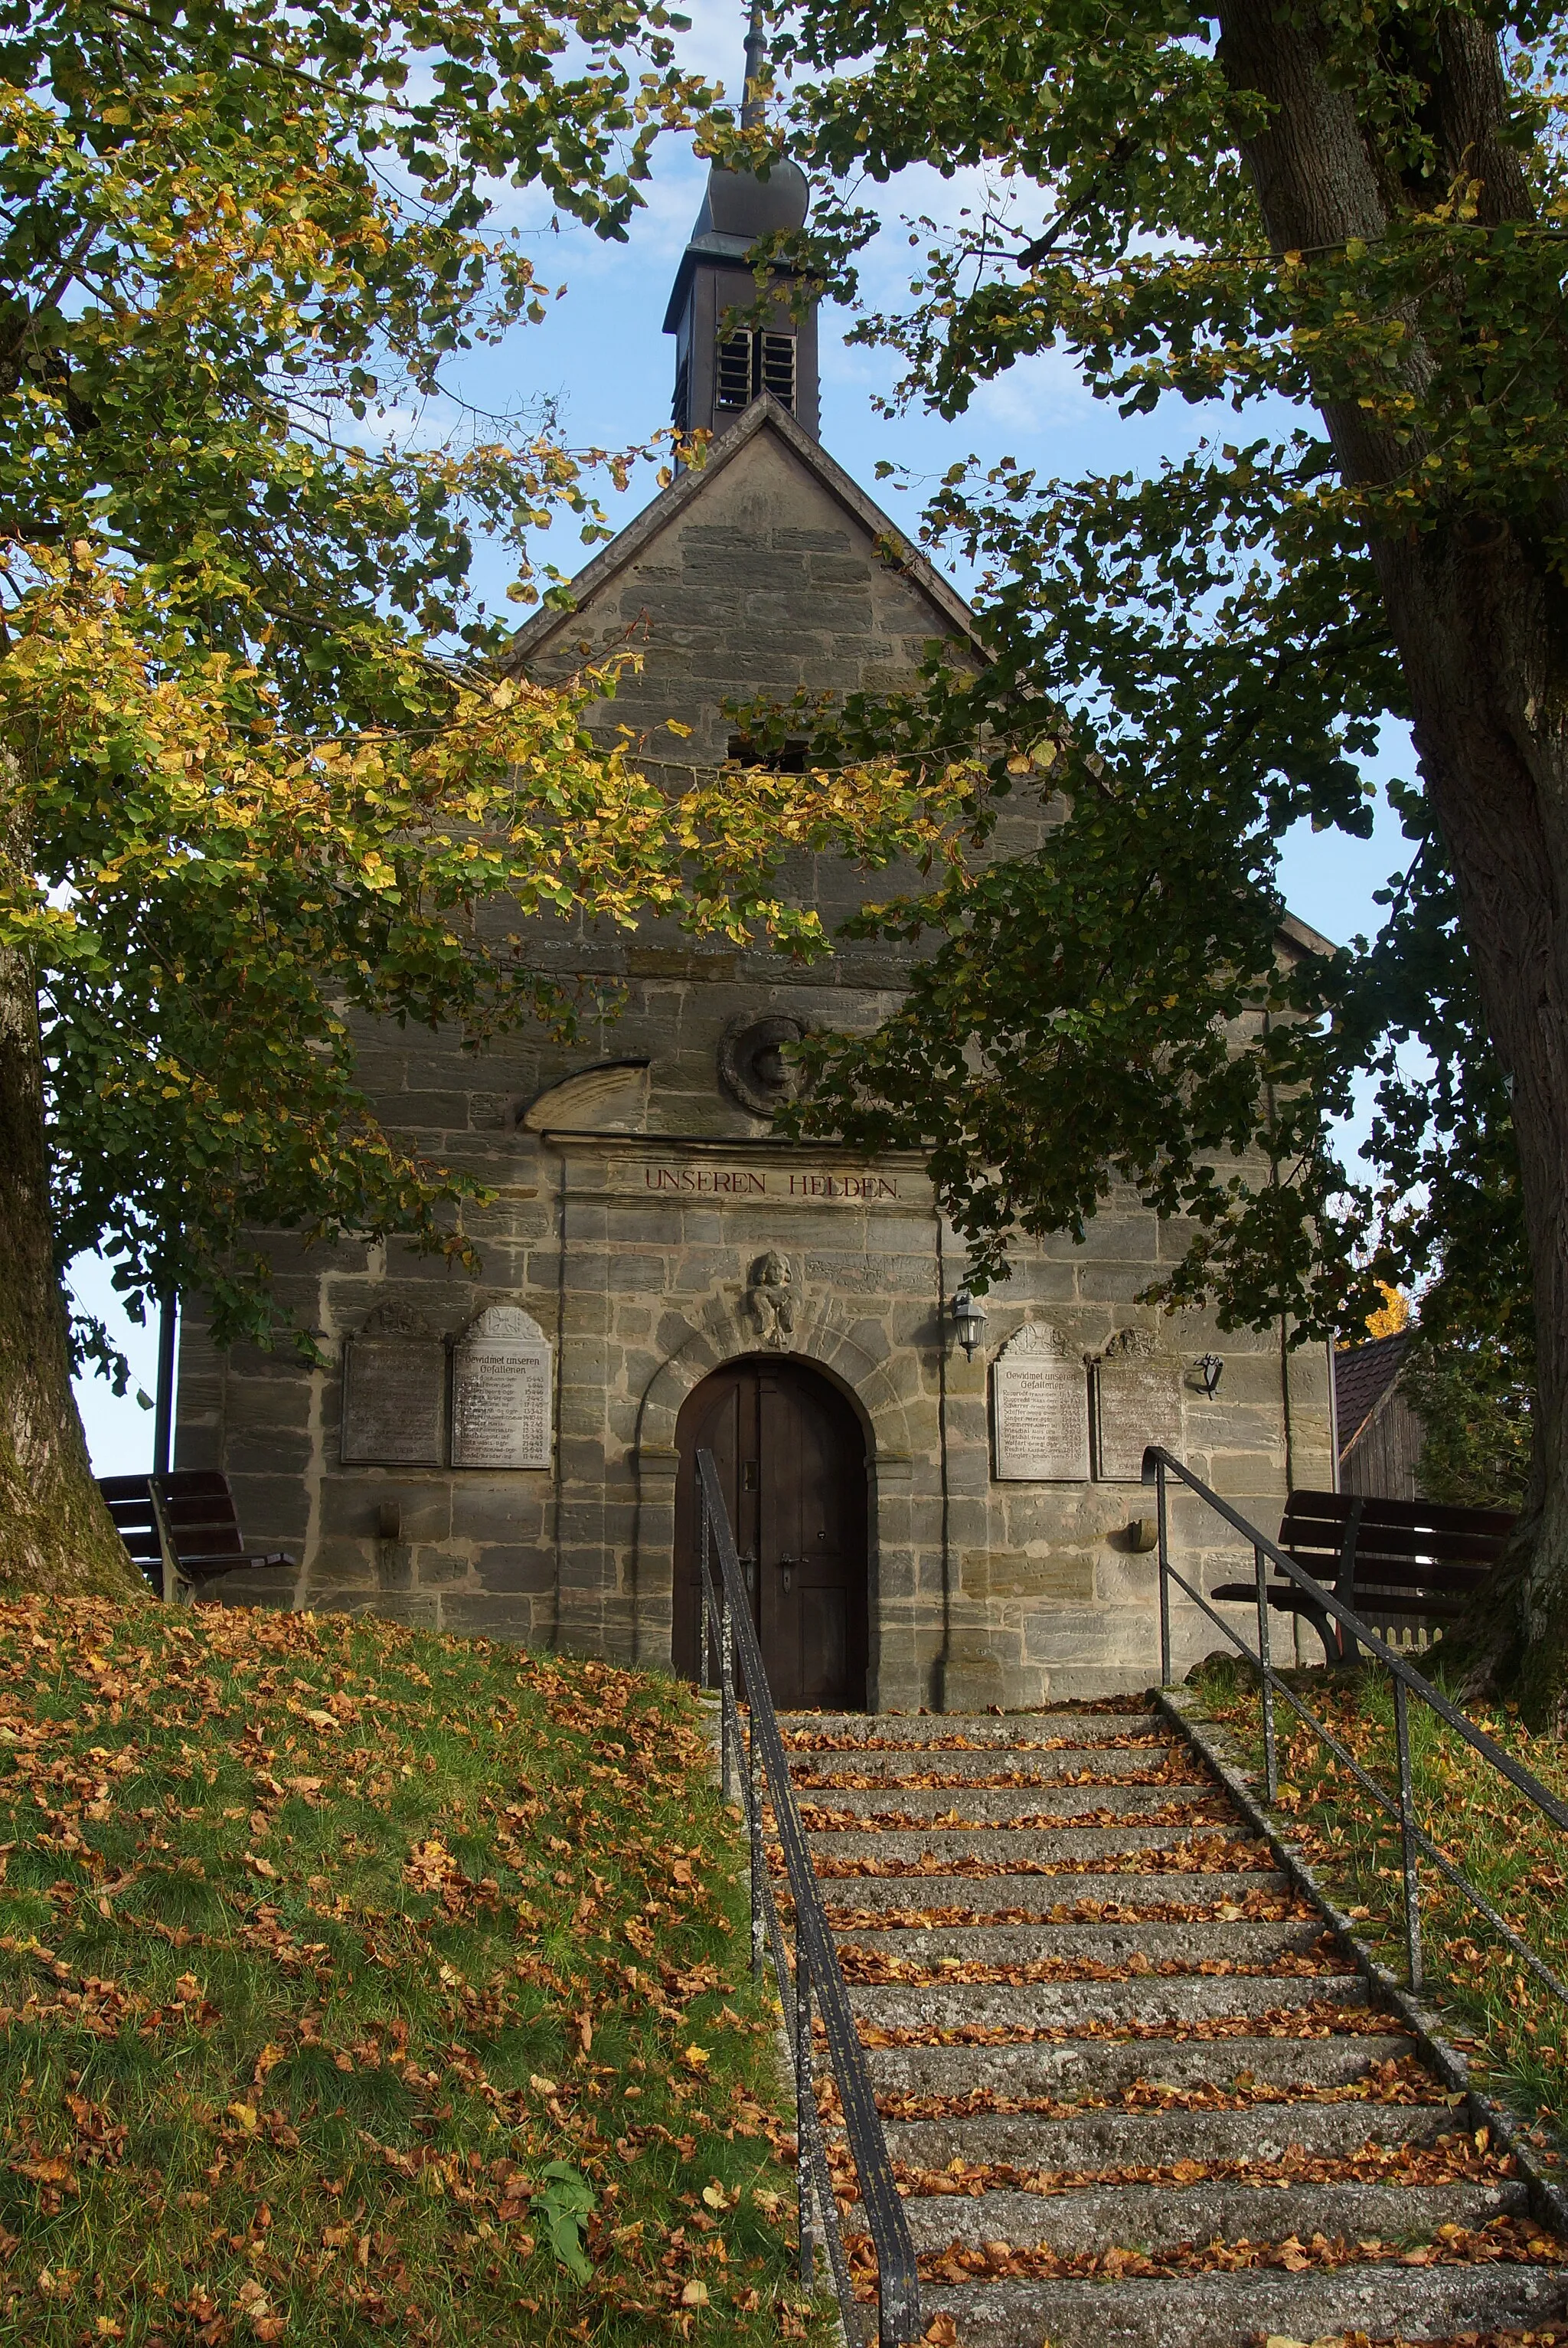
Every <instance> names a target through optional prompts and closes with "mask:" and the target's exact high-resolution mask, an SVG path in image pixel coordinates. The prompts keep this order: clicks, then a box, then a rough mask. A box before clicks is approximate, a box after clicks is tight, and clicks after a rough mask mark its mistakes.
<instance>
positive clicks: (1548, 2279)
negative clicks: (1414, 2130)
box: [921, 2263, 1568, 2348]
mask: <svg viewBox="0 0 1568 2348" xmlns="http://www.w3.org/2000/svg"><path fill="white" fill-rule="evenodd" d="M921 2301H922V2304H923V2306H924V2309H925V2312H926V2314H927V2317H932V2316H936V2315H938V2314H947V2315H948V2316H950V2317H951V2318H952V2320H953V2323H954V2325H955V2328H956V2330H957V2333H958V2341H959V2343H960V2348H1040V2343H1041V2341H1042V2340H1049V2341H1050V2343H1051V2348H1237V2343H1240V2342H1244V2341H1251V2340H1262V2339H1266V2338H1267V2337H1268V2336H1269V2334H1271V2333H1276V2334H1279V2335H1281V2336H1283V2337H1284V2338H1286V2339H1289V2340H1305V2341H1310V2340H1321V2339H1323V2338H1325V2337H1333V2336H1334V2335H1335V2334H1338V2333H1347V2332H1352V2333H1353V2332H1366V2333H1375V2334H1377V2335H1379V2336H1381V2337H1384V2338H1387V2337H1388V2336H1389V2334H1390V2333H1395V2332H1397V2333H1399V2336H1400V2338H1401V2339H1407V2340H1420V2339H1427V2340H1441V2339H1449V2338H1451V2337H1452V2336H1453V2335H1454V2334H1455V2333H1464V2332H1473V2331H1481V2330H1483V2329H1486V2328H1489V2327H1495V2328H1496V2329H1498V2330H1507V2331H1522V2330H1524V2329H1526V2328H1527V2327H1529V2326H1531V2325H1533V2324H1539V2323H1541V2322H1545V2321H1548V2320H1549V2319H1550V2318H1552V2317H1553V2316H1555V2315H1559V2314H1561V2313H1562V2312H1563V2311H1564V2309H1565V2308H1568V2291H1565V2289H1564V2280H1563V2271H1562V2270H1561V2269H1560V2268H1556V2267H1549V2266H1512V2265H1511V2266H1501V2265H1499V2266H1431V2267H1404V2266H1399V2265H1397V2264H1392V2265H1390V2264H1382V2263H1379V2264H1378V2265H1376V2266H1371V2265H1356V2266H1345V2267H1340V2268H1337V2269H1332V2270H1329V2269H1324V2268H1321V2267H1316V2268H1311V2269H1308V2270H1307V2271H1306V2272H1305V2273H1301V2274H1288V2273H1286V2272H1285V2271H1283V2270H1282V2269H1280V2268H1277V2267H1274V2268H1261V2269H1256V2268H1254V2269H1245V2268H1244V2269H1241V2270H1239V2271H1231V2272H1228V2273H1227V2272H1217V2273H1208V2274H1191V2275H1170V2276H1165V2275H1160V2276H1153V2275H1151V2276H1144V2275H1127V2276H1122V2277H1121V2278H1120V2279H1118V2280H1117V2281H1078V2280H1076V2279H1075V2278H1071V2277H1064V2278H1060V2279H1053V2280H1051V2281H1042V2282H1021V2281H1005V2280H999V2281H994V2282H974V2283H963V2284H958V2285H951V2284H943V2283H935V2282H927V2283H926V2284H924V2285H923V2286H922V2289H921Z"/></svg>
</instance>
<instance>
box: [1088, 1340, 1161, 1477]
mask: <svg viewBox="0 0 1568 2348" xmlns="http://www.w3.org/2000/svg"><path fill="white" fill-rule="evenodd" d="M1094 1391H1095V1399H1096V1411H1095V1420H1096V1429H1095V1436H1096V1439H1095V1463H1094V1472H1095V1474H1096V1475H1097V1476H1098V1477H1099V1478H1101V1480H1102V1482H1103V1483H1107V1484H1140V1483H1142V1482H1143V1452H1144V1449H1145V1447H1146V1446H1147V1445H1149V1444H1151V1443H1159V1444H1163V1446H1164V1447H1165V1449H1166V1450H1167V1451H1177V1452H1179V1451H1180V1450H1181V1447H1182V1373H1181V1365H1180V1364H1179V1363H1177V1362H1175V1361H1173V1359H1172V1357H1171V1356H1170V1355H1169V1354H1162V1353H1161V1351H1160V1348H1159V1346H1158V1344H1156V1342H1155V1339H1154V1336H1153V1332H1152V1331H1150V1330H1148V1329H1119V1330H1118V1331H1117V1333H1116V1334H1115V1336H1114V1337H1112V1340H1111V1343H1110V1344H1108V1345H1107V1346H1106V1348H1105V1351H1104V1353H1103V1354H1102V1355H1101V1357H1100V1361H1099V1365H1098V1366H1097V1368H1096V1370H1095V1375H1094Z"/></svg>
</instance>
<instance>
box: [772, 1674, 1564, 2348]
mask: <svg viewBox="0 0 1568 2348" xmlns="http://www.w3.org/2000/svg"><path fill="white" fill-rule="evenodd" d="M783 1725H784V1732H785V1741H786V1744H787V1745H788V1746H790V1747H791V1767H792V1773H793V1774H794V1775H795V1776H796V1777H797V1780H799V1781H800V1795H801V1800H802V1807H803V1810H804V1814H805V1820H806V1825H807V1829H808V1836H809V1842H810V1848H811V1850H812V1855H813V1859H814V1860H815V1864H816V1866H817V1869H818V1870H819V1877H820V1879H821V1886H822V1891H823V1896H824V1899H825V1902H826V1904H827V1908H828V1912H829V1917H830V1921H832V1924H833V1928H834V1931H835V1938H836V1939H837V1941H838V1944H839V1948H840V1952H841V1956H842V1960H843V1963H844V1969H845V1979H846V1982H847V1985H848V1990H849V1996H850V2002H851V2006H852V2009H853V2011H854V2013H855V2015H856V2022H857V2024H858V2025H859V2028H860V2033H861V2037H862V2040H863V2043H864V2044H865V2046H866V2061H867V2065H868V2068H869V2070H870V2074H871V2078H872V2082H873V2085H874V2086H875V2088H876V2095H877V2098H878V2102H879V2105H880V2106H881V2107H882V2110H883V2114H884V2125H885V2127H886V2131H887V2141H888V2147H889V2150H890V2152H891V2154H892V2157H893V2159H894V2162H895V2165H896V2172H897V2176H898V2178H899V2181H900V2190H901V2191H902V2192H903V2193H904V2195H905V2197H906V2198H905V2208H906V2211H907V2217H908V2220H909V2226H910V2230H911V2233H912V2235H913V2237H914V2240H915V2243H916V2246H917V2250H918V2252H919V2253H920V2256H921V2265H922V2276H923V2281H922V2291H923V2299H924V2305H925V2309H926V2315H927V2322H931V2321H933V2320H934V2319H937V2318H938V2317H942V2318H946V2319H947V2320H948V2321H947V2322H946V2323H944V2324H942V2325H939V2326H938V2333H937V2334H936V2336H938V2337H941V2336H944V2335H945V2336H948V2337H951V2338H954V2339H956V2340H957V2342H958V2343H959V2348H1040V2343H1041V2341H1042V2340H1049V2341H1050V2343H1052V2348H1122V2343H1125V2344H1126V2348H1243V2343H1251V2342H1253V2341H1254V2340H1260V2339H1262V2338H1264V2337H1266V2335H1267V2334H1268V2333H1277V2334H1281V2335H1284V2336H1285V2337H1286V2338H1287V2339H1292V2340H1297V2341H1313V2340H1323V2339H1324V2338H1325V2337H1329V2338H1331V2337H1332V2336H1333V2335H1334V2334H1336V2333H1340V2334H1343V2333H1354V2332H1357V2331H1361V2332H1365V2333H1370V2334H1371V2335H1373V2336H1375V2337H1377V2336H1381V2337H1385V2338H1386V2337H1388V2336H1389V2334H1390V2333H1393V2332H1396V2331H1398V2332H1399V2334H1400V2336H1401V2337H1404V2336H1409V2337H1413V2338H1420V2337H1426V2338H1428V2339H1438V2338H1441V2337H1444V2336H1447V2335H1453V2334H1460V2333H1466V2332H1470V2333H1483V2332H1485V2331H1486V2330H1487V2329H1489V2328H1491V2327H1506V2326H1512V2327H1515V2328H1524V2327H1526V2326H1528V2325H1530V2324H1532V2323H1538V2322H1542V2321H1543V2320H1546V2319H1548V2318H1551V2317H1555V2316H1558V2315H1559V2314H1561V2313H1562V2312H1563V2309H1564V2306H1565V2304H1568V2292H1565V2270H1564V2267H1563V2265H1562V2264H1561V2263H1558V2262H1557V2260H1558V2254H1557V2253H1556V2252H1555V2251H1554V2250H1553V2249H1552V2248H1551V2247H1550V2246H1546V2247H1542V2248H1537V2249H1535V2250H1532V2249H1531V2247H1530V2245H1531V2243H1532V2241H1535V2242H1537V2243H1539V2242H1540V2241H1541V2239H1542V2238H1541V2237H1540V2233H1539V2230H1538V2229H1537V2228H1536V2227H1535V2226H1534V2225H1533V2223H1532V2220H1531V2219H1530V2217H1529V2213H1528V2204H1527V2197H1526V2192H1525V2188H1524V2186H1523V2184H1522V2181H1521V2180H1520V2179H1519V2178H1517V2177H1516V2176H1515V2175H1514V2174H1512V2165H1511V2164H1510V2163H1508V2162H1507V2161H1506V2160H1501V2159H1499V2157H1497V2155H1496V2154H1495V2152H1494V2151H1493V2150H1492V2149H1491V2147H1490V2146H1482V2147H1477V2146H1476V2144H1475V2142H1474V2140H1473V2138H1471V2137H1469V2136H1468V2135H1467V2134H1466V2132H1465V2131H1466V2125H1467V2124H1466V2117H1465V2114H1464V2112H1463V2110H1462V2109H1460V2110H1456V2109H1455V2107H1454V2103H1453V2101H1452V2099H1450V2097H1448V2096H1446V2095H1445V2094H1444V2092H1443V2090H1442V2088H1441V2086H1440V2084H1439V2082H1438V2081H1437V2079H1436V2078H1435V2077H1434V2076H1433V2075H1431V2074H1430V2072H1428V2071H1427V2070H1426V2069H1425V2068H1424V2067H1423V2065H1421V2064H1420V2062H1419V2057H1418V2056H1417V2055H1416V2052H1415V2042H1414V2041H1413V2040H1412V2039H1411V2038H1410V2037H1409V2035H1408V2034H1407V2033H1406V2032H1405V2031H1404V2030H1403V2029H1402V2028H1401V2027H1400V2025H1399V2023H1398V2022H1397V2020H1396V2019H1395V2018H1394V2017H1393V2016H1391V2015H1389V2014H1385V2013H1377V2012H1374V2011H1372V2010H1370V2009H1369V2007H1368V1993H1367V1987H1366V1984H1365V1982H1364V1981H1363V1980H1362V1978H1361V1976H1360V1974H1359V1973H1358V1972H1356V1970H1355V1969H1354V1967H1353V1966H1352V1964H1351V1962H1350V1961H1349V1960H1348V1957H1346V1956H1345V1955H1343V1954H1342V1953H1341V1952H1339V1951H1338V1949H1337V1946H1336V1945H1335V1944H1334V1943H1333V1941H1331V1940H1328V1939H1327V1938H1326V1937H1325V1931H1324V1926H1323V1923H1322V1921H1321V1919H1320V1918H1319V1917H1318V1916H1317V1914H1316V1912H1315V1911H1313V1910H1311V1909H1310V1908H1309V1907H1307V1905H1306V1904H1305V1903H1304V1902H1303V1901H1301V1900H1299V1898H1298V1897H1297V1896H1296V1893H1295V1892H1294V1891H1293V1890H1292V1889H1291V1887H1290V1886H1289V1885H1288V1883H1287V1882H1286V1880H1285V1879H1284V1878H1283V1877H1282V1876H1281V1875H1280V1874H1279V1873H1278V1872H1277V1871H1276V1869H1274V1868H1273V1866H1272V1863H1271V1862H1270V1860H1269V1859H1268V1855H1267V1853H1266V1851H1265V1850H1263V1849H1260V1848H1259V1847H1258V1846H1256V1845H1255V1843H1254V1842H1253V1841H1252V1838H1251V1837H1250V1835H1249V1834H1248V1832H1247V1830H1246V1828H1245V1824H1244V1822H1243V1821H1242V1819H1241V1818H1239V1817H1238V1816H1236V1815H1235V1813H1234V1812H1233V1811H1232V1810H1231V1809H1230V1807H1229V1805H1228V1801H1227V1799H1226V1797H1225V1794H1224V1791H1223V1788H1221V1787H1219V1786H1218V1784H1217V1783H1216V1782H1213V1781H1210V1780H1209V1779H1208V1778H1207V1777H1206V1774H1205V1773H1204V1771H1203V1769H1202V1766H1201V1765H1200V1764H1199V1763H1198V1761H1197V1759H1196V1757H1195V1756H1194V1752H1193V1749H1192V1748H1191V1747H1190V1746H1188V1745H1187V1744H1186V1742H1185V1740H1184V1739H1182V1738H1180V1737H1179V1736H1178V1735H1176V1734H1175V1733H1174V1732H1173V1731H1172V1730H1171V1729H1169V1728H1168V1727H1167V1725H1165V1724H1164V1723H1163V1720H1161V1719H1160V1717H1159V1716H1158V1715H1155V1714H1153V1712H1150V1711H1143V1710H1131V1709H1125V1710H1120V1711H1118V1710H1113V1709H1112V1708H1110V1707H1106V1708H1103V1709H1101V1708H1096V1709H1092V1710H1087V1709H1083V1708H1079V1709H1077V1710H1067V1711H1063V1712H1061V1713H1056V1714H1051V1713H1034V1714H1020V1715H1012V1716H1009V1717H1003V1716H1000V1715H992V1714H988V1715H983V1716H977V1717H968V1718H955V1717H953V1716H951V1715H948V1716H942V1717H937V1716H927V1715H922V1716H921V1717H919V1718H917V1719H911V1718H901V1717H897V1716H893V1715H884V1716H881V1717H878V1718H871V1717H867V1716H866V1715H855V1716H852V1717H844V1716H840V1717H832V1716H827V1715H810V1716H805V1715H800V1716H796V1717H795V1718H794V1719H786V1720H785V1721H784V1724H783ZM1163 1772H1169V1776H1168V1779H1166V1780H1165V1781H1164V1782H1161V1778H1160V1773H1163ZM1140 1773H1142V1774H1143V1775H1145V1776H1153V1778H1154V1780H1155V1782H1153V1783H1147V1784H1143V1785H1138V1784H1135V1783H1134V1784H1126V1783H1122V1784H1118V1783H1117V1779H1118V1776H1122V1777H1130V1776H1136V1775H1138V1774H1140ZM835 1776H838V1777H850V1778H854V1779H858V1780H861V1781H862V1782H859V1783H854V1784H850V1785H838V1786H834V1785H832V1784H830V1783H825V1782H824V1781H825V1780H830V1779H831V1778H833V1777H835ZM922 1777H925V1778H927V1779H934V1780H936V1782H934V1783H927V1784H925V1785H920V1784H918V1783H915V1782H910V1781H914V1780H918V1779H920V1778H922ZM1096 1815H1098V1816H1099V1817H1100V1818H1105V1817H1106V1816H1111V1817H1114V1818H1117V1819H1118V1820H1120V1821H1126V1823H1119V1824H1117V1825H1115V1826H1106V1825H1103V1824H1101V1825H1094V1824H1092V1823H1091V1822H1090V1821H1091V1819H1092V1818H1094V1817H1095V1816H1096ZM1156 1818H1163V1819H1164V1820H1165V1821H1166V1822H1165V1823H1154V1820H1155V1819H1156ZM1254 1855H1255V1857H1256V1859H1257V1861H1258V1864H1257V1865H1256V1866H1255V1867H1253V1866H1249V1865H1248V1864H1247V1862H1248V1860H1249V1859H1251V1858H1253V1857H1254ZM786 1905H787V1903H786ZM1030 1975H1033V1976H1034V1977H1033V1978H1030ZM1020 2106H1022V2108H1020ZM823 2108H824V2116H825V2125H826V2126H827V2127H828V2130H829V2135H830V2139H832V2138H834V2137H835V2114H836V2102H835V2095H834V2091H833V2089H832V2086H831V2083H830V2082H828V2081H826V2080H825V2082H824V2087H823ZM840 2206H841V2211H842V2215H843V2219H844V2222H845V2230H846V2231H847V2232H849V2233H851V2234H853V2233H854V2232H856V2216H857V2209H856V2204H855V2202H854V2201H853V2200H849V2201H846V2202H842V2203H841V2205H840ZM1444 2228H1447V2229H1450V2232H1449V2233H1447V2234H1444V2233H1442V2232H1441V2231H1440V2230H1441V2229H1444ZM1454 2229H1458V2230H1459V2231H1458V2232H1457V2233H1456V2232H1454V2231H1452V2230H1454ZM1315 2238H1317V2239H1315ZM1407 2260H1416V2261H1419V2262H1418V2263H1406V2261H1407ZM1151 2269H1153V2271H1150V2270H1151ZM949 2326H950V2329H949V2328H948V2327H949Z"/></svg>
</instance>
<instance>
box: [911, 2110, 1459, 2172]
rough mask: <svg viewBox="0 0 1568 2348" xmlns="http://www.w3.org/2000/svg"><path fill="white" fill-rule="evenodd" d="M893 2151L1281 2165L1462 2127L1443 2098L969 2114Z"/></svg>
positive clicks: (1151, 2164)
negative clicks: (1295, 2154) (1296, 2157)
mask: <svg viewBox="0 0 1568 2348" xmlns="http://www.w3.org/2000/svg"><path fill="white" fill-rule="evenodd" d="M885 2126H886V2135H887V2147H888V2150H889V2151H890V2152H891V2153H892V2155H893V2157H894V2159H895V2160H899V2161H903V2162H905V2163H907V2165H909V2166H911V2167H916V2168H931V2169H945V2168H949V2167H950V2166H951V2164H952V2162H953V2161H954V2160H955V2159H959V2158H961V2159H962V2160H964V2161H965V2162H966V2164H968V2166H970V2167H974V2166H976V2165H977V2164H979V2163H982V2162H992V2163H996V2164H998V2165H1003V2164H1005V2165H1006V2166H1008V2167H1009V2168H1027V2169H1045V2170H1061V2169H1070V2168H1156V2167H1159V2166H1161V2165H1162V2164H1163V2163H1165V2162H1169V2161H1173V2160H1257V2161H1263V2162H1270V2161H1276V2160H1278V2159H1279V2158H1280V2157H1282V2155H1283V2153H1284V2150H1285V2147H1286V2146H1287V2145H1300V2146H1301V2147H1302V2148H1303V2150H1304V2151H1306V2152H1307V2153H1308V2154H1312V2155H1320V2156H1322V2157H1336V2158H1337V2157H1345V2156H1348V2155H1349V2154H1351V2153H1355V2152H1358V2151H1359V2150H1360V2148H1361V2147H1362V2146H1363V2145H1366V2144H1378V2145H1405V2144H1419V2145H1430V2144H1432V2143H1434V2142H1435V2141H1436V2139H1437V2138H1438V2137H1440V2136H1446V2135H1449V2134H1450V2133H1452V2132H1454V2131H1455V2130H1458V2129H1462V2127H1463V2126H1464V2121H1463V2116H1462V2115H1461V2116H1459V2117H1457V2118H1456V2116H1455V2114H1454V2111H1453V2109H1452V2106H1450V2105H1449V2104H1447V2103H1446V2102H1436V2103H1430V2104H1385V2103H1371V2102H1356V2103H1347V2104H1315V2103H1292V2104H1281V2103H1265V2104H1249V2105H1246V2106H1244V2107H1243V2108H1242V2109H1240V2110H1239V2111H1201V2110H1200V2111H1186V2110H1183V2109H1182V2108H1180V2107H1179V2106H1178V2107H1176V2108H1173V2109H1172V2110H1168V2111H1150V2112H1127V2111H1113V2112H1112V2111H1108V2112H1081V2113H1075V2114H1074V2115H1073V2116H1071V2118H1066V2119H1052V2118H1049V2117H1047V2116H1044V2115H1043V2114H1040V2113H1030V2112H1017V2113H1014V2112H993V2113H969V2114H966V2115H964V2116H961V2117H955V2118H952V2119H944V2120H888V2121H886V2123H885Z"/></svg>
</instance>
